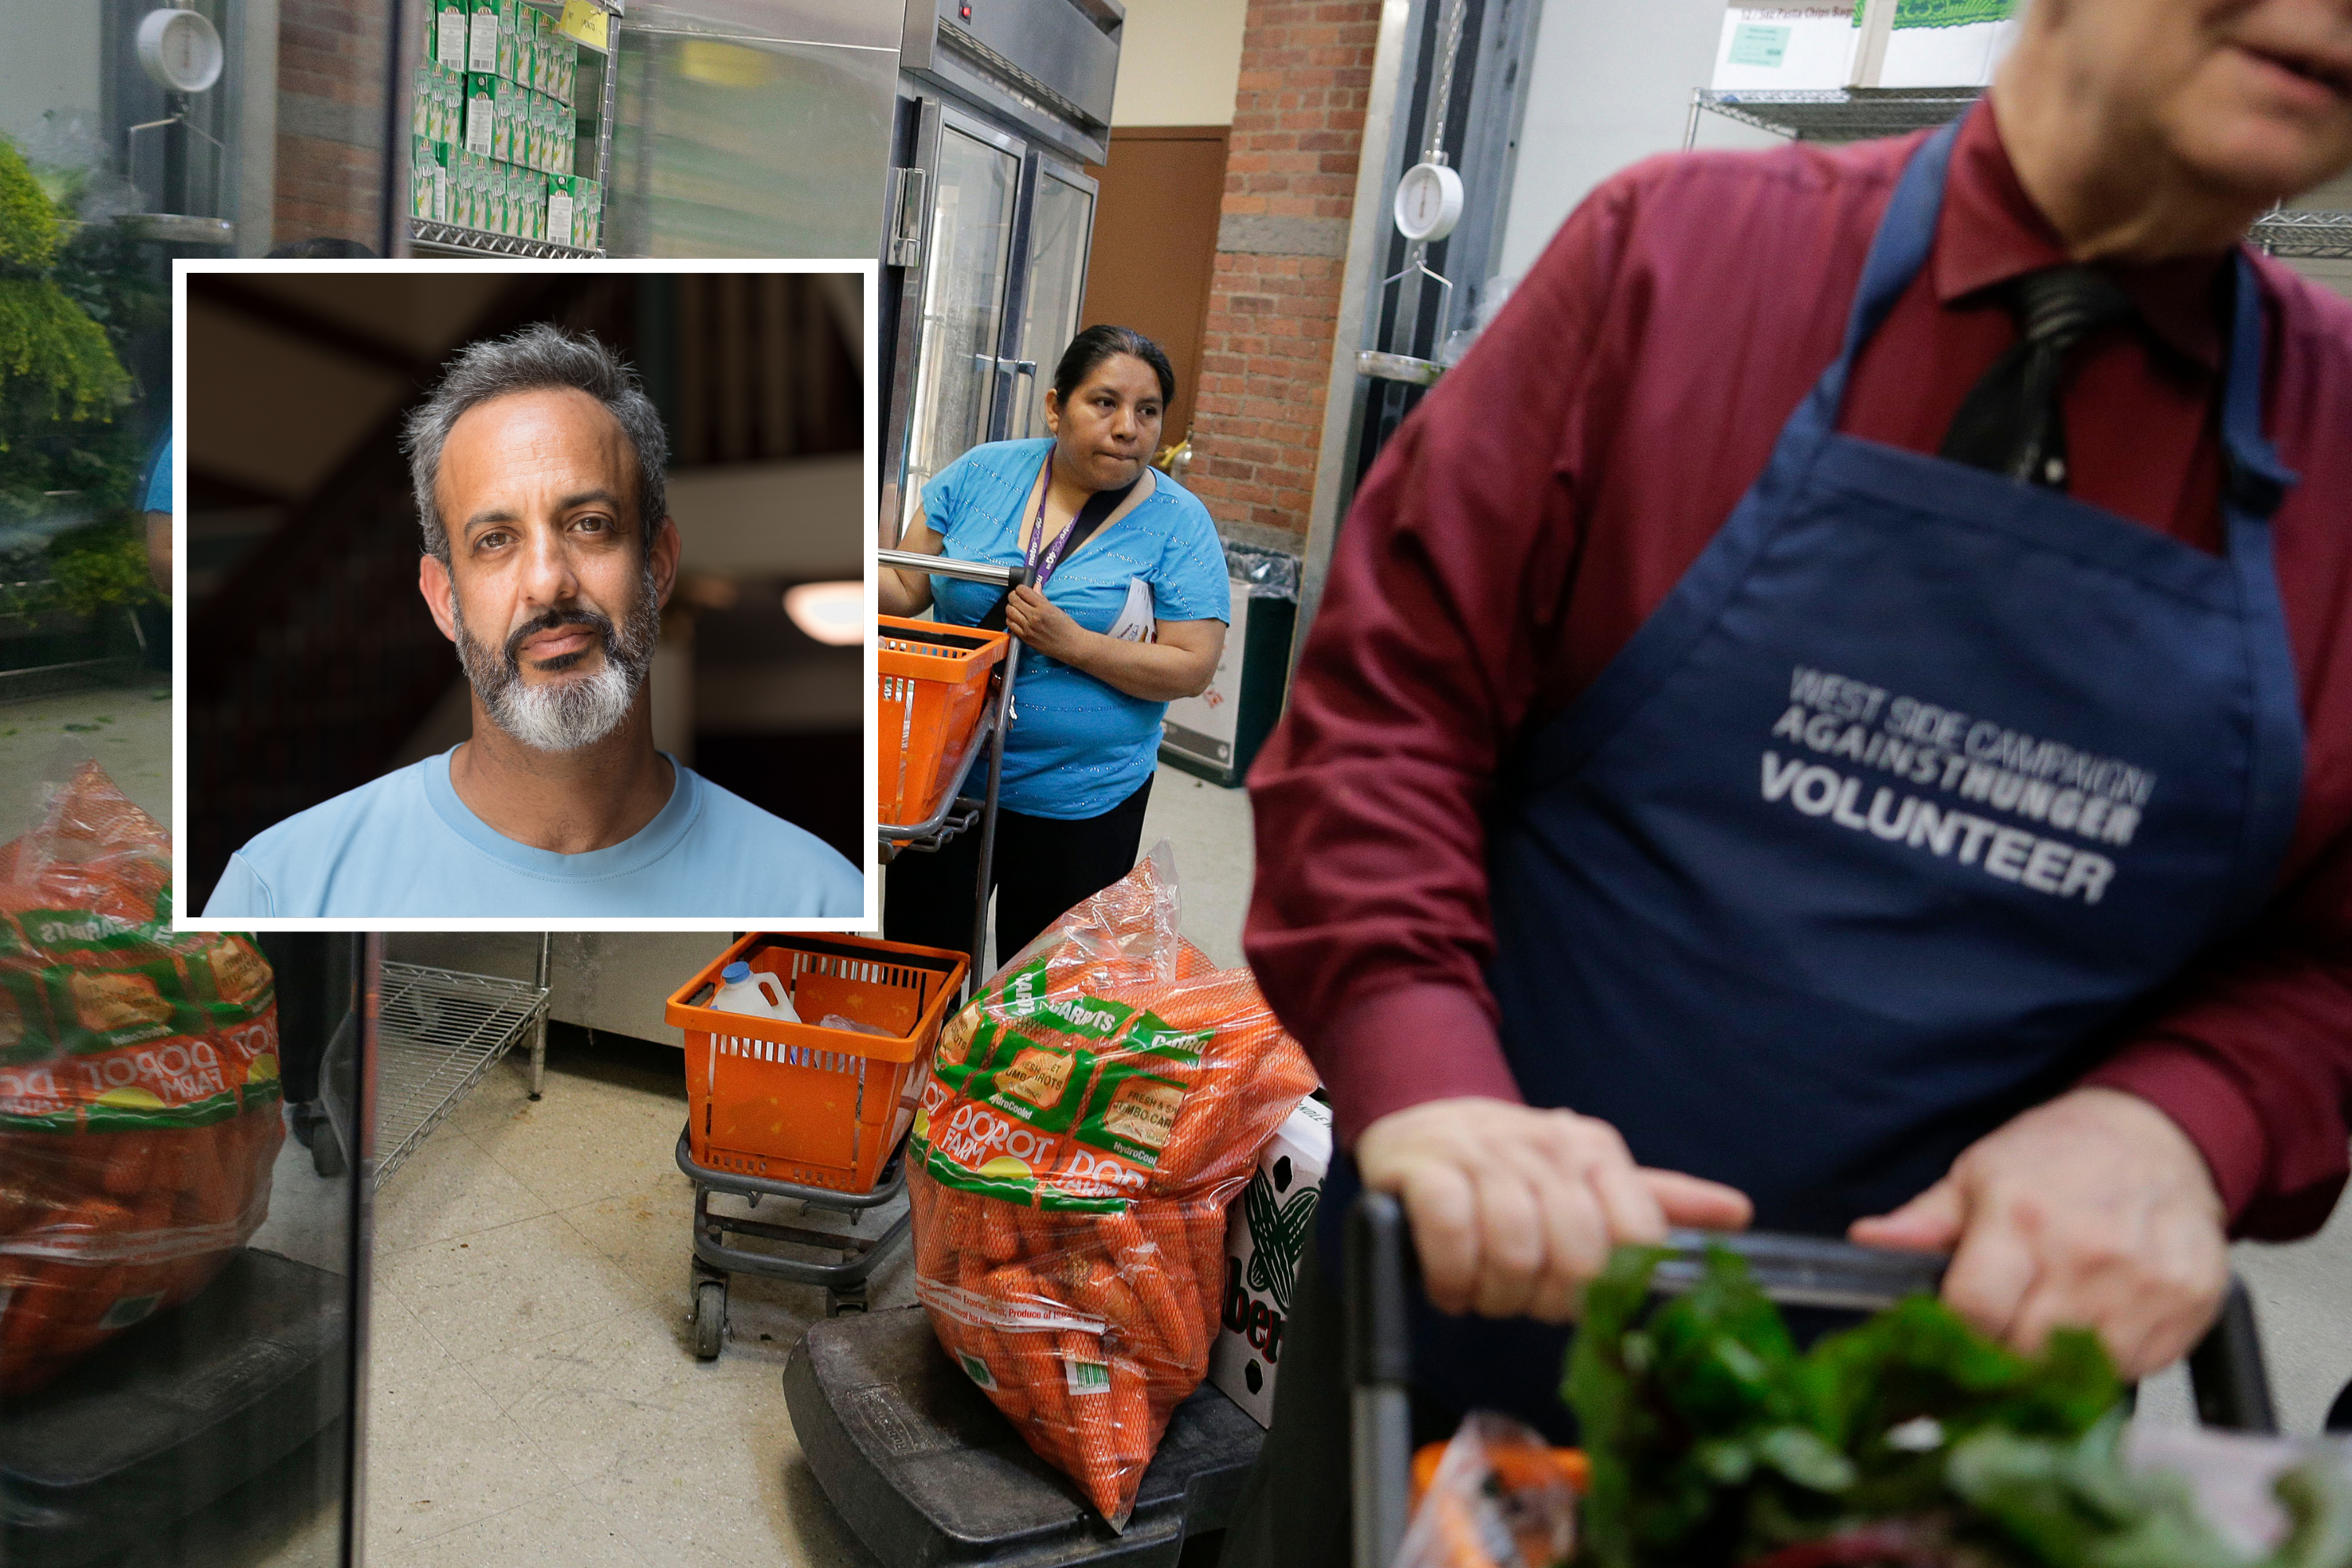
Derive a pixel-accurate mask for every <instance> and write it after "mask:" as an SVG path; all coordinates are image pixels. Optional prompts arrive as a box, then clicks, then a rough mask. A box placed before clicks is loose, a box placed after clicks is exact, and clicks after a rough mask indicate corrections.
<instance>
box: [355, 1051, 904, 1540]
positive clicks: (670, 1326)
mask: <svg viewBox="0 0 2352 1568" xmlns="http://www.w3.org/2000/svg"><path fill="white" fill-rule="evenodd" d="M676 1063H677V1058H676V1057H675V1056H674V1055H671V1054H669V1053H667V1052H665V1051H661V1050H659V1049H658V1048H640V1047H632V1046H630V1045H627V1044H625V1043H617V1042H613V1041H611V1040H609V1039H606V1040H602V1041H600V1042H599V1043H598V1045H597V1046H596V1047H593V1054H591V1053H590V1052H589V1051H585V1050H583V1051H575V1052H572V1053H566V1054H565V1055H563V1056H559V1057H558V1058H556V1059H555V1060H553V1061H551V1064H550V1068H551V1070H550V1072H549V1074H548V1081H547V1090H546V1095H545V1098H544V1099H542V1100H540V1101H539V1102H538V1103H536V1104H534V1103H532V1102H531V1101H530V1100H529V1098H528V1096H527V1094H526V1088H527V1085H526V1079H525V1068H524V1066H523V1064H522V1062H521V1061H520V1059H519V1058H510V1059H509V1061H508V1062H505V1063H502V1064H500V1066H499V1067H498V1068H495V1069H493V1071H492V1073H491V1074H490V1075H489V1076H488V1078H487V1079H485V1080H484V1081H483V1082H482V1083H481V1084H480V1085H479V1086H478V1088H477V1089H476V1090H475V1091H474V1093H473V1094H472V1095H471V1096H470V1097H469V1098H468V1099H467V1101H466V1102H465V1103H464V1104H463V1105H462V1106H460V1107H459V1109H458V1110H457V1112H456V1114H454V1115H453V1116H452V1117H451V1118H450V1119H449V1120H448V1121H446V1122H445V1123H443V1124H442V1126H441V1127H440V1128H438V1129H436V1131H435V1132H434V1134H433V1135H432V1137H431V1138H429V1139H428V1140H427V1141H426V1142H425V1144H424V1145H423V1146H422V1147H421V1148H419V1149H418V1150H417V1152H415V1154H414V1155H413V1156H412V1157H411V1158H410V1159H409V1161H408V1162H407V1163H406V1164H405V1165H404V1166H403V1167H402V1169H401V1170H399V1171H398V1172H396V1173H394V1177H393V1179H392V1181H391V1182H389V1183H388V1184H386V1185H385V1186H384V1188H383V1192H382V1193H381V1194H379V1195H378V1198H377V1204H376V1217H377V1249H376V1279H375V1296H374V1325H373V1354H372V1359H371V1366H370V1374H371V1375H370V1391H371V1392H370V1408H369V1421H368V1452H369V1465H368V1542H369V1552H368V1562H369V1563H371V1564H382V1565H386V1568H394V1565H396V1568H412V1565H413V1568H425V1565H428V1564H429V1565H433V1568H475V1565H480V1568H490V1565H493V1564H495V1565H497V1568H530V1565H533V1564H539V1563H549V1564H556V1563H561V1564H563V1565H565V1568H604V1565H606V1564H612V1565H614V1568H624V1565H625V1568H638V1565H641V1564H642V1565H645V1568H667V1565H670V1564H677V1565H679V1568H696V1565H699V1564H705V1563H709V1564H719V1563H726V1564H730V1565H733V1564H747V1563H793V1564H796V1565H798V1564H807V1565H812V1568H814V1565H818V1564H836V1563H837V1564H852V1563H865V1562H866V1561H867V1560H866V1558H865V1557H864V1555H863V1553H862V1552H860V1551H859V1549H858V1548H857V1547H856V1543H855V1542H853V1541H851V1540H850V1539H849V1538H848V1536H847V1535H846V1533H845V1531H844V1530H843V1528H842V1527H841V1525H840V1524H839V1522H838V1521H836V1520H835V1517H834V1516H833V1514H832V1512H831V1510H830V1509H829V1507H828V1506H827V1505H825V1504H824V1500H823V1499H822V1498H821V1497H820V1496H818V1495H817V1493H816V1490H815V1488H814V1483H813V1482H812V1481H811V1480H810V1479H808V1476H807V1473H806V1470H805V1469H804V1468H802V1467H801V1466H800V1465H799V1463H798V1459H797V1456H796V1455H795V1454H794V1452H793V1438H792V1429H791V1424H790V1422H789V1420H788V1419H787V1418H786V1415H785V1412H784V1405H783V1394H782V1387H781V1386H780V1384H779V1381H778V1380H779V1377H780V1375H781V1373H782V1370H783V1363H784V1356H785V1352H786V1351H787V1350H788V1349H789V1347H790V1346H791V1344H792V1342H793V1339H794V1338H795V1337H796V1336H797V1335H798V1333H799V1332H800V1331H801V1330H802V1329H803V1328H804V1327H805V1326H806V1325H807V1323H808V1322H809V1321H811V1319H812V1318H814V1317H815V1316H817V1315H819V1314H821V1313H822V1311H823V1310H824V1304H823V1300H822V1298H821V1295H820V1293H818V1292H816V1291H814V1290H810V1289H799V1288H795V1287H791V1286H784V1285H780V1284H773V1283H770V1282H766V1281H761V1280H757V1279H738V1281H737V1283H736V1284H735V1286H734V1288H733V1291H732V1296H731V1299H730V1319H731V1321H732V1327H733V1335H734V1337H733V1339H732V1341H731V1342H730V1344H729V1345H728V1347H727V1349H726V1352H725V1353H724V1354H723V1355H722V1356H720V1358H719V1360H718V1361H716V1362H713V1363H702V1362H698V1361H697V1360H695V1358H694V1355H693V1352H692V1351H691V1349H690V1348H689V1345H688V1326H687V1322H686V1305H687V1293H686V1281H687V1258H688V1224H689V1219H690V1216H691V1212H692V1207H693V1194H692V1189H691V1188H690V1187H689V1185H688V1183H687V1181H686V1178H685V1177H683V1176H681V1175H680V1174H679V1173H678V1172H677V1168H676V1167H675V1165H673V1164H672V1163H671V1159H670V1152H671V1148H672V1145H673V1144H674V1143H675V1142H676V1140H677V1131H678V1128H679V1126H680V1125H681V1124H682V1123H683V1121H684V1120H685V1115H686V1094H685V1083H684V1079H683V1075H682V1073H681V1072H680V1071H679V1070H678V1068H677V1066H676ZM869 1223H871V1222H869ZM876 1293H877V1305H879V1304H886V1303H887V1304H894V1305H895V1304H899V1303H902V1302H904V1301H907V1300H912V1289H911V1286H910V1285H909V1284H908V1281H907V1280H906V1279H905V1267H904V1255H903V1254H902V1255H901V1258H900V1259H899V1260H898V1263H897V1264H896V1266H895V1267H894V1266H886V1267H885V1268H884V1270H883V1272H882V1273H881V1274H880V1275H879V1276H878V1277H877V1280H876Z"/></svg>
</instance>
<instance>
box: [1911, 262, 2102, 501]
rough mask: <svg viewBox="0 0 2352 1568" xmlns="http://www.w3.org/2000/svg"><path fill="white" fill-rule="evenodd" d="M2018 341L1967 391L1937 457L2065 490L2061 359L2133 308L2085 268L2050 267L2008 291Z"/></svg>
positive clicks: (2064, 438) (2100, 277)
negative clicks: (1941, 455) (1940, 455)
mask: <svg viewBox="0 0 2352 1568" xmlns="http://www.w3.org/2000/svg"><path fill="white" fill-rule="evenodd" d="M2009 307H2010V310H2011V314H2013V315H2014V316H2015V317H2016V318H2017V328H2018V334H2019V336H2018V341H2017V342H2016V343H2015V344H2014V345H2012V346H2011V348H2010V349H2009V351H2008V352H2007V353H2003V354H2002V355H2001V356H2000V359H1998V360H1995V361H1994V362H1993V366H1992V368H1991V369H1990V370H1989V371H1987V372H1985V374H1984V378H1983V379H1982V380H1980V381H1979V382H1978V383H1977V384H1976V385H1975V386H1973V387H1971V388H1969V395H1968V400H1967V401H1966V402H1964V403H1962V404H1961V405H1960V411H1959V412H1958V414H1956V415H1954V416H1952V426H1951V428H1950V429H1949V430H1948V431H1946V432H1945V433H1944V446H1943V456H1945V457H1947V458H1950V459H1952V460H1953V461H1954V462H1956V463H1967V464H1969V465H1971V466H1973V467H1975V468H1990V469H1991V470H1992V471H1993V472H1994V473H1997V474H2002V475H2006V476H2007V477H2008V478H2010V479H2015V480H2017V481H2018V482H2019V483H2021V484H2034V485H2045V486H2047V487H2049V488H2050V489H2059V490H2063V489H2065V488H2066V480H2067V466H2066V420H2065V415H2064V412H2063V408H2062V405H2061V401H2060V400H2061V395H2062V394H2063V392H2064V390H2065V374H2066V356H2067V355H2068V354H2069V353H2072V352H2073V351H2074V349H2076V348H2078V347H2080V346H2081V345H2082V344H2083V343H2084V342H2085V341H2087V340H2088V339H2090V338H2092V337H2094V336H2095V335H2096V334H2097V333H2099V332H2101V331H2105V330H2106V329H2107V328H2109V327H2112V326H2116V325H2118V324H2119V323H2121V322H2124V321H2129V320H2130V319H2131V316H2132V314H2133V311H2132V303H2131V300H2129V299H2128V298H2126V296H2125V294H2124V291H2123V290H2122V289H2119V288H2117V287H2116V284H2115V283H2114V282H2113V281H2112V280H2111V279H2107V278H2105V277H2103V276H2101V275H2100V274H2099V273H2096V272H2094V271H2092V270H2091V269H2090V268H2087V267H2072V266H2069V267H2051V268H2044V269H2042V271H2039V272H2029V273H2027V274H2026V275H2025V276H2024V277H2022V278H2020V279H2017V281H2016V282H2015V283H2013V284H2012V285H2011V287H2010V290H2009Z"/></svg>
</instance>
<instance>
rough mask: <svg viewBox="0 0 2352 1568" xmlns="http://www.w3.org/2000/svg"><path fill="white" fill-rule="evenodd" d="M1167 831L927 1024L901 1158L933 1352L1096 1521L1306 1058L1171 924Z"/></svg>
mask: <svg viewBox="0 0 2352 1568" xmlns="http://www.w3.org/2000/svg"><path fill="white" fill-rule="evenodd" d="M1169 860H1170V857H1169V851H1168V848H1167V846H1166V845H1164V844H1163V845H1161V846H1160V847H1159V848H1157V849H1155V850H1153V852H1152V854H1151V856H1150V858H1148V859H1146V860H1144V861H1143V862H1142V863H1141V864H1140V865H1139V866H1137V868H1135V870H1134V871H1133V872H1132V873H1130V874H1129V876H1128V877H1127V879H1125V880H1123V881H1120V882H1118V883H1116V884H1114V885H1113V886H1111V887H1109V888H1107V889H1104V890H1103V891H1102V892H1100V893H1098V894H1097V895H1096V896H1095V897H1094V898H1092V899H1089V900H1087V901H1086V902H1085V903H1083V904H1080V905H1079V906H1078V907H1077V908H1076V909H1074V910H1070V911H1069V912H1068V913H1067V914H1066V915H1064V916H1063V917H1062V918H1061V919H1060V920H1059V921H1056V922H1055V924H1054V925H1052V926H1051V927H1048V928H1047V929H1046V931H1045V932H1044V934H1042V935H1041V936H1039V937H1038V939H1037V940H1036V941H1035V942H1032V943H1031V944H1030V945H1029V946H1028V947H1027V948H1025V949H1024V950H1023V952H1021V953H1020V954H1019V956H1017V957H1016V958H1014V959H1013V962H1012V963H1009V964H1007V965H1005V967H1004V968H1003V970H1002V971H1001V972H1000V973H998V974H997V975H996V977H995V978H994V979H993V980H992V981H991V982H990V983H989V984H988V987H987V989H985V990H984V991H982V993H981V994H980V995H979V996H978V997H977V998H976V999H975V1000H973V1001H972V1002H971V1005H968V1006H966V1007H965V1008H964V1009H963V1010H962V1011H961V1013H959V1014H957V1015H956V1016H955V1017H953V1018H952V1019H950V1020H949V1023H948V1025H947V1026H946V1027H945V1028H944V1029H942V1030H941V1031H940V1043H939V1047H938V1051H937V1054H936V1056H935V1058H934V1059H933V1063H932V1066H933V1072H932V1075H931V1079H930V1081H929V1083H928V1084H927V1085H926V1086H925V1089H924V1092H923V1102H922V1109H921V1110H920V1111H919V1114H918V1115H917V1117H916V1120H915V1125H914V1131H913V1139H912V1142H911V1144H910V1148H909V1155H908V1172H909V1174H908V1193H909V1194H910V1196H911V1198H912V1201H913V1204H914V1218H915V1279H916V1289H917V1291H918V1293H919V1295H920V1297H921V1299H922V1301H923V1304H924V1306H925V1307H926V1308H927V1309H929V1312H930V1318H931V1324H932V1327H933V1328H934V1329H935V1330H936V1331H937V1332H938V1334H939V1337H940V1344H941V1345H942V1346H944V1347H945V1348H946V1350H947V1352H948V1353H949V1354H950V1356H952V1357H953V1358H954V1359H955V1361H956V1362H957V1363H958V1364H959V1365H961V1367H962V1368H963V1370H964V1372H965V1373H967V1374H968V1375H969V1376H970V1377H971V1380H972V1381H973V1382H974V1383H976V1384H979V1385H980V1386H981V1387H982V1389H983V1390H985V1391H986V1392H987V1394H988V1396H989V1398H990V1399H992V1401H994V1402H995V1404H996V1406H997V1408H998V1409H1000V1410H1002V1411H1003V1412H1004V1414H1005V1415H1006V1416H1007V1417H1009V1418H1010V1419H1011V1420H1012V1421H1013V1425H1014V1426H1017V1427H1019V1428H1020V1430H1021V1433H1022V1436H1024V1437H1025V1438H1026V1439H1027V1440H1028V1443H1029V1446H1030V1447H1032V1448H1034V1450H1036V1452H1037V1453H1038V1454H1039V1455H1040V1456H1042V1457H1043V1458H1045V1459H1047V1460H1048V1461H1050V1462H1051V1463H1052V1464H1054V1465H1055V1467H1057V1468H1060V1469H1061V1470H1062V1471H1063V1472H1064V1473H1065V1474H1066V1475H1068V1476H1069V1477H1070V1478H1071V1479H1074V1480H1076V1482H1077V1483H1078V1486H1079V1489H1081V1490H1082V1491H1083V1492H1084V1493H1085V1494H1086V1496H1087V1500H1089V1501H1091V1502H1092V1503H1093V1504H1094V1506H1095V1508H1096V1509H1097V1510H1099V1511H1100V1512H1101V1514H1102V1516H1103V1517H1104V1519H1105V1520H1107V1521H1109V1523H1110V1524H1111V1525H1112V1527H1113V1528H1114V1529H1123V1528H1124V1527H1125V1525H1126V1523H1127V1519H1128V1516H1129V1513H1131V1512H1132V1511H1133V1510H1134V1507H1135V1497H1136V1491H1137V1489H1138V1488H1139V1486H1140V1485H1141V1483H1142V1479H1143V1471H1144V1468H1145V1467H1147V1466H1148V1465H1150V1462H1151V1456H1152V1452H1153V1450H1154V1449H1155V1448H1157V1447H1158V1446H1159V1443H1160V1434H1161V1432H1162V1431H1164V1430H1165V1429H1166V1427H1167V1425H1168V1417H1169V1415H1170V1413H1171V1411H1173V1410H1174V1409H1175V1407H1176V1406H1177V1405H1179V1404H1180V1403H1181V1402H1182V1401H1183V1400H1184V1398H1185V1397H1186V1396H1187V1395H1189V1394H1191V1393H1192V1390H1193V1389H1194V1388H1195V1387H1197V1386H1198V1385H1199V1384H1200V1382H1201V1379H1202V1376H1203V1375H1204V1374H1205V1373H1207V1371H1208V1365H1209V1345H1210V1342H1211V1341H1212V1340H1213V1339H1214V1338H1215V1336H1216V1332H1217V1323H1218V1312H1219V1303H1220V1299H1221V1297H1222V1295H1223V1289H1224V1250H1225V1205H1226V1204H1227V1203H1229V1202H1230V1201H1231V1200H1232V1199H1233V1197H1234V1194H1235V1193H1237V1192H1238V1191H1239V1190H1240V1189H1241V1187H1242V1185H1243V1184H1244V1182H1246V1181H1247V1179H1248V1177H1249V1174H1250V1173H1251V1171H1252V1170H1254V1169H1255V1166H1256V1163H1257V1158H1258V1154H1259V1152H1260V1151H1261V1150H1262V1149H1263V1148H1264V1147H1265V1142H1266V1141H1267V1140H1268V1139H1269V1138H1271V1137H1272V1136H1273V1135H1274V1131H1275V1129H1276V1128H1277V1127H1279V1126H1280V1125H1281V1124H1282V1121H1283V1118H1285V1117H1286V1116H1287V1115H1289V1114H1290V1111H1291V1109H1292V1108H1293V1107H1294V1106H1296V1105H1297V1103H1298V1101H1299V1100H1302V1099H1303V1098H1305V1097H1306V1095H1307V1093H1308V1092H1309V1091H1310V1090H1312V1089H1314V1087H1315V1082H1316V1079H1315V1070H1314V1068H1312V1067H1310V1066H1309V1065H1308V1064H1307V1057H1306V1053H1305V1052H1303V1051H1301V1050H1300V1049H1299V1047H1298V1044H1297V1041H1295V1040H1293V1039H1292V1038H1291V1037H1289V1036H1288V1035H1287V1034H1286V1033H1285V1032H1284V1031H1283V1028H1282V1026H1281V1025H1279V1024H1277V1023H1276V1021H1275V1018H1274V1015H1273V1013H1272V1012H1271V1011H1269V1010H1268V1008H1267V1007H1266V1005H1265V998H1264V997H1262V996H1261V995H1259V994H1258V989H1257V985H1256V983H1255V981H1253V980H1252V979H1251V978H1250V973H1249V971H1247V970H1246V969H1230V970H1221V969H1218V968H1216V967H1215V966H1213V964H1211V963H1209V961H1208V959H1207V958H1206V957H1205V956H1203V955H1202V952H1201V951H1200V950H1199V949H1198V948H1196V947H1193V946H1192V944H1191V943H1189V942H1185V941H1183V939H1182V938H1181V937H1180V936H1179V935H1178V934H1177V931H1176V882H1175V875H1174V872H1173V870H1172V868H1171V866H1170V864H1169Z"/></svg>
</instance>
